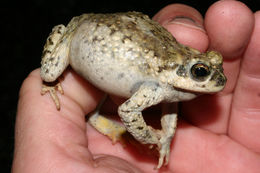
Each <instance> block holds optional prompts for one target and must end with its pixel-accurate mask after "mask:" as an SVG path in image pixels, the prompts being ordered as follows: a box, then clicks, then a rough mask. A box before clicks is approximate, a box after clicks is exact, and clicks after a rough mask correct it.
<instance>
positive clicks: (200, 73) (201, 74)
mask: <svg viewBox="0 0 260 173" xmlns="http://www.w3.org/2000/svg"><path fill="white" fill-rule="evenodd" d="M191 73H192V76H193V77H194V78H196V79H198V80H204V79H205V77H207V76H208V75H209V73H210V72H209V67H208V66H207V65H205V64H201V63H198V64H194V65H193V66H192V68H191Z"/></svg>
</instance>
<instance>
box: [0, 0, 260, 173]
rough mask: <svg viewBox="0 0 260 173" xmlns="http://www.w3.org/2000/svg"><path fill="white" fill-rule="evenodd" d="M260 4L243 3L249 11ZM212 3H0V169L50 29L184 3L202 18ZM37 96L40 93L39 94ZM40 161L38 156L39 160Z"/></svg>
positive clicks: (7, 163) (5, 165) (6, 163)
mask: <svg viewBox="0 0 260 173" xmlns="http://www.w3.org/2000/svg"><path fill="white" fill-rule="evenodd" d="M259 1H260V0H251V1H250V0H248V1H243V2H244V3H245V4H246V5H248V6H249V8H251V9H252V11H256V10H259V9H260V2H259ZM214 2H216V1H213V0H208V1H205V0H197V1H187V0H186V1H184V0H183V1H180V0H178V1H174V0H157V1H150V0H143V1H141V0H132V1H127V0H120V1H119V0H114V1H112V0H91V1H90V0H59V1H58V0H56V1H55V0H31V1H17V2H15V1H1V3H0V9H1V10H0V13H1V15H0V19H1V20H0V22H1V25H0V26H1V33H0V34H1V35H0V40H1V41H0V60H1V61H0V62H1V68H0V88H1V97H0V106H1V107H0V108H1V109H0V117H1V119H0V120H1V121H0V122H1V124H0V128H1V129H0V165H1V166H0V168H1V172H10V168H11V164H12V155H13V142H14V124H15V116H16V107H17V100H18V93H19V89H20V86H21V84H22V82H23V80H24V79H25V78H26V76H27V75H28V74H29V73H30V72H31V71H32V70H34V69H36V68H38V67H40V61H41V52H42V48H43V45H44V43H45V40H46V38H47V36H48V34H49V33H50V31H51V29H52V27H53V26H54V25H57V24H61V23H62V24H67V23H68V22H69V20H70V19H71V18H72V17H73V16H77V15H80V14H82V13H88V12H99V13H106V12H123V11H141V12H143V13H146V14H148V15H149V16H150V17H152V16H153V15H154V14H155V13H156V12H158V11H159V10H160V9H161V8H163V7H165V6H166V5H168V4H171V3H184V4H187V5H190V6H192V7H194V8H196V9H197V10H199V11H200V12H201V13H202V15H204V14H205V12H206V10H207V8H208V7H209V6H210V5H211V4H213V3H214ZM39 92H40V91H39ZM39 157H40V156H39Z"/></svg>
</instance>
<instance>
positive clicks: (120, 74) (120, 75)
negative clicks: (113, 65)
mask: <svg viewBox="0 0 260 173" xmlns="http://www.w3.org/2000/svg"><path fill="white" fill-rule="evenodd" d="M124 76H125V74H124V73H119V74H118V76H117V78H118V79H122V78H123V77H124Z"/></svg>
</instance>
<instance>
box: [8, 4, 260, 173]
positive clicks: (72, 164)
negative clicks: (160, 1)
mask: <svg viewBox="0 0 260 173" xmlns="http://www.w3.org/2000/svg"><path fill="white" fill-rule="evenodd" d="M222 4H225V5H226V6H225V8H223V6H222ZM177 6H178V5H177ZM175 7H176V6H175ZM233 7H236V8H233ZM167 8H168V9H167ZM167 8H166V9H164V10H163V11H164V12H163V11H162V12H159V14H160V15H156V16H155V19H156V20H159V21H160V19H162V18H165V16H166V17H167V16H168V18H171V17H172V16H170V15H175V14H174V12H172V13H168V14H167V10H168V12H169V11H172V10H171V8H172V9H174V7H167ZM178 8H179V9H181V10H182V11H183V16H185V14H186V13H192V14H193V15H194V16H195V18H196V17H197V19H198V18H201V17H200V15H198V13H197V12H196V11H194V10H192V9H187V8H186V7H185V8H184V7H178ZM221 9H224V12H227V11H228V12H230V11H231V12H230V13H224V12H223V13H221ZM232 9H237V11H236V14H233V13H235V10H233V11H232ZM229 10H230V11H229ZM219 11H220V13H219ZM232 12H233V13H232ZM222 14H229V15H230V16H229V15H227V16H222ZM158 16H160V17H158ZM241 16H243V18H242V17H241ZM235 17H238V18H239V20H234V18H235ZM234 21H239V22H234ZM255 21H256V22H255V29H254V32H253V35H251V33H252V29H253V27H254V23H253V22H254V16H253V15H252V14H251V13H250V11H249V10H248V9H247V8H246V7H245V6H243V5H241V4H240V3H239V2H235V1H221V2H220V3H218V5H215V6H214V8H211V9H210V10H209V11H208V13H207V15H206V18H205V23H204V25H205V28H206V30H207V34H208V36H209V38H208V37H207V35H206V34H205V33H204V32H201V31H200V30H197V29H192V28H189V27H188V28H186V26H185V25H183V26H182V25H178V24H177V25H176V24H175V27H171V26H170V25H168V26H165V27H166V28H167V29H169V31H171V32H173V33H174V34H176V37H177V40H181V42H183V43H187V44H189V45H190V46H192V47H195V48H197V49H199V50H201V51H205V50H206V49H207V48H214V49H217V50H219V51H221V52H222V53H223V56H224V57H226V58H227V59H226V61H225V63H224V69H225V74H226V75H227V77H228V83H227V86H226V88H225V89H224V91H223V92H221V93H219V94H217V95H207V96H202V97H199V98H197V99H195V100H193V101H191V102H185V103H183V104H182V110H181V114H182V116H181V118H180V120H179V124H178V129H177V132H176V135H175V137H174V141H173V144H172V146H171V147H172V148H171V149H172V150H171V151H172V152H171V156H170V163H169V165H168V167H167V168H162V169H165V172H173V171H174V172H183V173H185V172H212V173H214V172H223V170H225V172H245V170H246V171H249V172H257V171H258V170H259V169H260V167H259V165H260V164H259V162H260V161H259V160H260V156H259V155H257V154H256V153H255V152H259V151H260V145H259V144H260V141H259V139H255V137H256V136H259V131H260V130H259V126H260V124H259V109H260V104H259V103H260V101H259V98H260V97H259V93H258V94H256V93H257V92H259V86H260V80H259V76H260V71H259V64H260V59H259V58H258V59H257V55H259V54H260V52H259V49H256V48H257V47H258V48H259V44H260V42H259V40H257V38H259V37H260V33H259V31H260V29H259V27H260V13H259V12H258V13H256V14H255ZM221 22H222V23H221ZM172 26H173V25H172ZM176 26H177V27H176ZM178 27H181V29H179V30H180V31H181V32H183V31H187V32H184V33H186V34H187V35H188V36H189V38H188V39H187V40H189V39H190V40H194V41H193V42H188V41H187V40H185V37H180V34H179V33H178V30H175V28H178ZM226 28H231V29H233V30H232V31H227V30H226ZM237 28H238V29H237ZM178 36H179V38H178ZM250 36H251V39H250ZM203 38H204V39H203ZM205 38H206V39H205ZM208 39H209V40H211V43H210V44H209V45H208V42H207V40H208ZM197 40H200V42H197ZM198 43H199V44H198ZM230 43H232V44H230ZM248 43H249V45H248V46H247V44H248ZM243 48H246V49H243ZM244 50H245V51H244ZM243 51H244V52H245V53H244V54H242V52H243ZM242 55H243V56H242ZM240 63H241V64H242V65H241V66H240ZM62 86H63V89H64V90H65V95H63V96H60V98H62V99H61V105H62V108H61V110H60V111H59V112H57V111H56V109H55V107H54V105H53V103H52V102H51V100H50V98H49V97H48V96H40V94H39V92H40V89H41V79H40V77H39V70H36V71H34V72H33V73H32V74H31V75H30V76H29V77H28V78H27V80H26V81H25V83H24V85H23V88H22V89H21V95H20V101H19V106H18V110H19V111H18V113H17V115H18V116H17V124H16V131H17V134H16V146H15V147H16V152H15V157H14V158H15V159H14V164H13V172H21V171H22V172H35V170H37V171H36V172H39V173H40V172H46V170H51V169H54V170H58V171H56V172H93V171H96V172H117V171H119V172H120V171H121V172H123V171H125V172H131V171H133V172H139V171H140V170H142V171H144V172H153V171H154V172H156V170H153V168H154V167H155V166H156V164H157V158H156V157H153V156H149V155H146V154H143V153H140V152H138V151H136V150H134V149H133V148H132V147H130V146H127V147H125V148H124V147H122V145H121V144H115V145H113V144H112V142H111V141H110V140H109V139H108V138H107V137H105V136H103V135H101V134H100V133H98V132H97V131H96V130H94V129H93V128H92V127H90V126H89V125H88V126H87V128H86V124H85V115H86V114H87V113H89V112H91V111H92V110H93V109H94V108H95V106H96V104H97V102H98V101H99V99H100V98H101V96H102V93H101V92H100V91H97V90H96V89H95V88H94V87H93V86H91V85H90V84H88V83H86V82H85V81H84V80H83V79H82V78H80V77H79V76H77V75H76V74H75V73H73V72H71V71H69V72H68V71H67V73H66V74H64V81H62ZM249 86H250V87H249ZM82 96H84V97H82ZM155 116H156V115H155ZM151 117H152V116H151ZM257 119H258V121H253V120H257ZM29 151H30V152H29ZM35 158H38V159H35ZM126 160H127V161H126ZM26 162H28V163H27V164H26ZM31 162H33V163H34V164H31ZM21 163H23V164H21ZM39 168H44V169H41V170H39ZM60 170H62V171H60Z"/></svg>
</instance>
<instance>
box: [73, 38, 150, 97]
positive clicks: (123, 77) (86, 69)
mask: <svg viewBox="0 0 260 173" xmlns="http://www.w3.org/2000/svg"><path fill="white" fill-rule="evenodd" d="M113 48H115V47H109V49H108V48H107V47H105V46H102V45H99V44H93V43H88V42H87V41H79V40H78V38H77V37H74V38H73V39H72V42H71V47H70V55H69V56H70V65H71V66H72V68H73V69H74V70H75V71H76V72H77V73H78V74H80V75H81V76H82V77H84V78H85V79H86V80H88V81H89V82H90V83H92V84H93V85H95V86H96V87H98V88H99V89H101V90H103V91H105V92H107V93H110V94H113V95H117V96H122V97H130V96H131V95H132V94H133V93H134V92H135V91H136V90H137V89H138V87H139V86H140V85H141V84H142V83H143V82H146V81H154V79H152V78H150V77H149V75H145V74H144V73H143V72H142V71H141V70H140V66H136V65H135V63H133V64H131V63H129V59H127V58H124V57H121V56H122V53H118V52H114V51H113Z"/></svg>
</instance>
